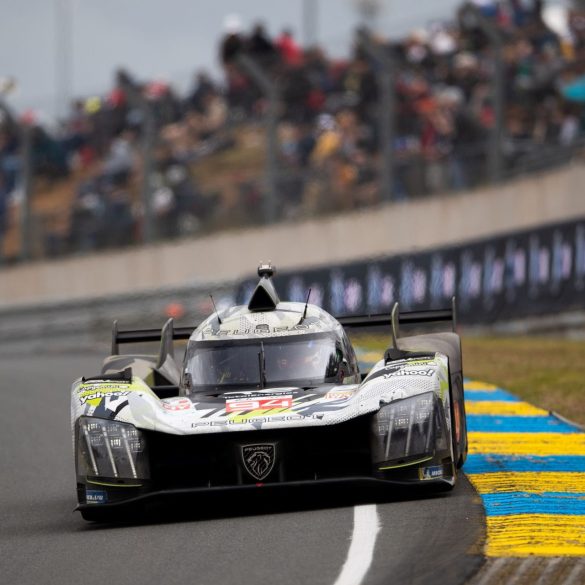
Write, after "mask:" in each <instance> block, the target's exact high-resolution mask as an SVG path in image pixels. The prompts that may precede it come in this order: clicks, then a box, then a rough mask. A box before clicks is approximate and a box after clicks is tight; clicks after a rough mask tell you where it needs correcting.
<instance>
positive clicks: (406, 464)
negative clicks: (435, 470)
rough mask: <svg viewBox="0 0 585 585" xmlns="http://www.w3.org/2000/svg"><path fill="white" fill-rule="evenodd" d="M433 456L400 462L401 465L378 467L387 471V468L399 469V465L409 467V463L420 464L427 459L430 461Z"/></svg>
mask: <svg viewBox="0 0 585 585" xmlns="http://www.w3.org/2000/svg"><path fill="white" fill-rule="evenodd" d="M431 459H432V456H431V457H425V458H424V459H417V460H416V461H409V462H408V463H400V464H399V465H389V466H388V467H378V469H379V470H380V471H386V470H387V469H398V468H399V467H408V466H409V465H418V464H419V463H424V462H425V461H430V460H431Z"/></svg>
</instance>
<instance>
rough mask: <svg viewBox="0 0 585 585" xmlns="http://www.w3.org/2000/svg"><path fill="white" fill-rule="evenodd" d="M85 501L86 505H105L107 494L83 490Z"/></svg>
mask: <svg viewBox="0 0 585 585" xmlns="http://www.w3.org/2000/svg"><path fill="white" fill-rule="evenodd" d="M85 501H86V502H87V503H88V504H106V503H107V502H108V493H107V492H105V491H103V490H89V489H86V490H85Z"/></svg>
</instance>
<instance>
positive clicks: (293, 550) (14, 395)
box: [0, 354, 485, 585]
mask: <svg viewBox="0 0 585 585" xmlns="http://www.w3.org/2000/svg"><path fill="white" fill-rule="evenodd" d="M99 363H100V357H99V356H95V355H82V354H77V355H71V356H69V357H65V356H63V355H40V356H34V357H28V358H26V359H24V358H18V359H10V360H9V359H6V358H4V359H1V360H0V398H1V402H0V404H1V406H0V582H2V583H7V584H8V583H10V584H11V585H12V584H14V585H17V584H28V583H34V584H35V585H36V584H39V583H52V582H59V583H65V584H68V583H83V584H84V585H91V584H93V583H96V584H97V583H99V584H100V585H103V584H104V583H110V584H118V583H119V584H131V583H132V584H133V583H136V584H140V585H148V584H150V583H152V584H157V585H158V584H159V583H166V584H169V585H170V584H174V583H177V584H179V583H180V584H184V583H198V584H199V583H201V584H215V583H217V584H222V585H229V584H232V583H233V584H242V583H256V582H260V583H278V584H279V585H288V584H305V583H306V584H312V583H315V584H324V585H325V584H326V585H333V584H334V583H337V584H338V585H341V583H344V584H349V583H354V584H355V585H357V583H358V582H359V577H358V576H357V575H358V574H359V571H358V573H351V572H349V573H348V572H347V571H346V572H345V573H344V575H343V578H344V579H345V581H344V580H343V579H340V574H341V572H342V568H343V567H344V564H345V562H346V559H347V557H348V551H349V549H350V548H351V549H352V554H354V556H355V555H357V556H356V558H357V559H358V561H359V560H360V558H361V557H360V555H361V552H360V550H359V546H360V545H361V544H362V541H363V540H367V538H366V537H367V532H366V533H363V532H362V533H361V534H358V536H357V538H356V540H357V541H358V542H356V545H358V546H357V547H356V546H355V545H353V543H352V542H351V538H352V534H354V504H355V503H361V504H364V503H368V502H372V501H375V502H376V505H375V507H374V506H365V507H364V508H362V509H363V510H366V512H368V513H369V512H371V511H375V512H376V513H377V522H378V524H379V526H380V529H379V532H378V534H377V539H376V540H375V545H374V549H373V550H374V552H373V559H372V563H371V566H370V567H369V570H368V571H367V573H366V574H365V577H364V578H363V581H362V582H363V583H366V584H372V585H373V584H382V583H383V584H385V585H392V584H407V583H413V584H426V583H433V584H436V583H441V584H443V585H451V584H458V583H465V582H466V581H467V580H468V578H469V577H470V576H471V575H473V574H474V573H475V572H476V570H477V569H478V568H479V566H480V565H481V563H482V560H483V559H482V556H481V547H482V544H483V539H484V536H485V535H484V518H483V511H482V505H481V500H480V498H479V497H478V496H477V495H476V493H475V491H474V490H473V488H472V487H471V486H470V484H469V483H468V481H467V480H466V478H465V477H463V478H462V480H461V481H460V482H459V484H458V485H457V487H456V488H455V490H454V491H453V492H452V493H450V494H448V495H446V496H445V495H435V496H428V495H425V496H420V495H416V494H412V493H411V494H372V493H364V492H363V491H356V490H353V491H348V492H343V493H339V492H335V493H331V492H325V493H318V494H317V493H312V492H308V493H301V492H279V493H278V494H277V495H273V496H270V497H266V496H265V495H264V494H261V495H258V496H256V495H254V496H253V497H246V498H244V497H234V496H231V497H230V498H229V500H227V499H226V498H225V497H224V498H214V499H213V500H212V499H209V498H197V499H196V500H195V499H194V500H192V501H191V500H190V501H188V502H180V503H177V505H176V506H174V507H173V509H172V510H168V509H163V510H159V511H158V512H156V511H154V512H153V515H152V516H150V517H148V518H143V519H142V520H140V521H137V522H133V523H127V524H121V525H95V524H89V523H86V522H84V521H83V520H82V519H81V517H80V515H79V514H78V513H74V512H73V508H74V507H75V490H74V480H73V464H72V449H71V433H70V423H69V387H70V383H71V381H72V380H73V379H74V378H75V377H77V376H79V375H82V374H86V375H91V374H92V373H95V372H96V371H97V369H98V367H99ZM364 521H367V518H366V520H364ZM356 528H357V514H356ZM367 528H368V525H367V524H365V525H363V526H362V530H366V531H367ZM362 556H363V555H362Z"/></svg>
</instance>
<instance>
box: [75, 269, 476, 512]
mask: <svg viewBox="0 0 585 585" xmlns="http://www.w3.org/2000/svg"><path fill="white" fill-rule="evenodd" d="M273 274H274V268H273V267H272V266H271V265H270V264H262V265H261V266H260V267H259V269H258V275H259V282H258V284H257V286H256V288H255V290H254V292H253V293H252V295H251V298H250V300H249V303H248V304H247V305H242V306H234V307H230V308H228V309H225V310H222V311H214V312H213V314H211V315H210V316H209V317H208V318H207V319H205V320H204V321H203V322H202V323H201V324H200V325H199V326H198V327H196V328H175V327H174V326H173V321H172V320H169V321H168V322H167V323H166V324H165V326H164V327H163V328H162V330H157V329H149V330H141V331H119V330H118V327H117V323H116V322H114V327H113V332H112V352H111V355H110V356H109V357H107V358H106V359H105V361H104V364H103V368H102V371H101V373H100V374H99V375H97V376H93V377H84V378H80V379H78V380H76V381H75V382H74V383H73V386H72V393H71V415H72V430H73V440H74V451H75V469H76V478H77V495H78V502H79V505H78V507H77V509H78V510H79V511H80V512H81V514H82V516H83V518H85V519H86V520H101V519H104V518H105V517H106V516H107V517H108V518H111V517H112V515H114V516H115V514H117V513H118V512H119V511H123V510H124V509H126V508H127V507H129V506H136V505H140V504H142V503H144V502H149V501H153V500H157V499H162V498H164V497H166V496H172V497H173V496H174V495H182V494H191V493H192V492H197V491H221V490H236V489H237V490H255V489H258V488H260V487H263V488H273V487H276V486H283V485H307V484H319V483H321V484H326V483H337V482H342V483H343V482H356V483H359V482H364V483H366V484H376V485H380V486H384V485H387V486H391V485H394V484H398V485H414V484H420V485H428V486H434V487H435V488H438V489H445V490H449V489H451V488H452V487H453V486H454V485H455V482H456V478H457V469H458V468H459V467H461V466H462V465H463V463H464V461H465V458H466V455H467V431H466V423H465V406H464V399H463V376H462V362H461V345H460V339H459V336H458V335H457V333H455V332H454V331H453V332H440V333H428V334H417V335H413V336H406V337H405V336H400V333H399V325H400V324H401V323H402V324H404V323H415V324H418V325H421V324H426V323H431V322H441V321H450V322H451V323H452V324H453V329H454V328H455V309H454V305H453V306H452V307H451V308H449V309H446V310H429V311H419V312H410V313H402V314H401V313H400V312H399V310H398V305H397V304H396V305H395V306H394V309H393V311H392V314H391V315H376V316H366V317H346V318H339V319H336V318H334V317H332V316H331V315H329V314H328V313H327V312H325V311H324V310H323V309H321V308H320V307H318V306H316V305H312V304H310V303H309V299H308V298H307V302H305V303H298V302H281V301H280V299H279V297H278V294H277V292H276V289H275V286H274V283H273V280H272V276H273ZM374 326H375V327H378V328H379V327H385V330H386V331H387V333H388V339H389V347H388V349H387V350H386V351H385V352H384V355H383V356H380V357H381V359H380V360H379V361H378V362H377V363H376V364H375V365H374V366H373V367H372V368H371V370H370V371H369V372H367V373H366V372H364V373H362V372H360V369H359V364H358V360H357V358H356V353H355V351H354V348H353V347H352V344H351V342H350V340H349V337H348V334H347V331H346V330H349V329H351V328H356V327H357V328H363V327H374ZM187 339H188V342H187V345H186V349H185V355H184V358H183V360H182V364H181V365H179V363H178V362H177V361H176V360H175V357H174V342H175V341H176V340H187ZM147 341H150V342H151V341H160V351H159V354H158V355H123V354H122V355H121V354H120V345H121V344H124V343H137V342H147Z"/></svg>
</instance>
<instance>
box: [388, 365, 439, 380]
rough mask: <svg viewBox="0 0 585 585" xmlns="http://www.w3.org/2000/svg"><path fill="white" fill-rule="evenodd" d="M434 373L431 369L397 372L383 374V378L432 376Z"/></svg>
mask: <svg viewBox="0 0 585 585" xmlns="http://www.w3.org/2000/svg"><path fill="white" fill-rule="evenodd" d="M434 373H435V370H434V369H433V368H429V369H417V370H398V371H397V372H392V373H389V374H384V378H385V379H386V380H387V379H388V378H395V377H398V376H432V375H433V374H434Z"/></svg>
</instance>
